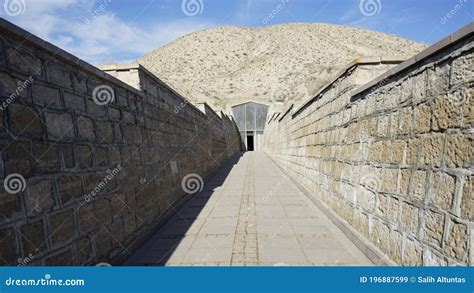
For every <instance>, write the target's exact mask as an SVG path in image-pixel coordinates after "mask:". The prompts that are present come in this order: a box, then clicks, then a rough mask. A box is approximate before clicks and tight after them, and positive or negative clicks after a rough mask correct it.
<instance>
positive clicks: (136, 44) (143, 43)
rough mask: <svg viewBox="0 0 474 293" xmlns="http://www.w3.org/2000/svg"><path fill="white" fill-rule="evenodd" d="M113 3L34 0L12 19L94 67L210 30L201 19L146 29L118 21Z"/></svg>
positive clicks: (153, 23) (162, 24) (209, 24)
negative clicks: (190, 34)
mask: <svg viewBox="0 0 474 293" xmlns="http://www.w3.org/2000/svg"><path fill="white" fill-rule="evenodd" d="M110 2H111V0H101V1H94V0H41V1H40V0H36V1H35V0H30V1H27V2H26V3H27V7H26V11H25V13H24V14H22V15H19V16H15V17H9V20H10V21H12V22H14V23H15V24H17V25H19V26H21V27H22V28H24V29H26V30H28V31H30V32H32V33H33V34H35V35H38V36H39V37H41V38H43V39H46V40H47V41H49V42H51V43H53V44H55V45H57V46H59V47H60V48H62V49H64V50H66V51H68V52H70V53H72V54H74V55H76V56H78V57H80V58H82V59H84V60H86V61H88V62H90V63H93V64H101V63H111V62H114V63H125V62H130V61H132V60H134V59H136V58H138V57H139V56H141V55H143V54H145V53H147V52H149V51H151V50H153V49H155V48H158V47H160V46H162V45H164V44H166V43H168V42H170V41H173V40H175V39H176V38H178V37H180V36H183V35H185V34H188V33H191V32H194V31H197V30H201V29H205V28H209V27H211V26H212V23H210V22H206V21H203V20H202V19H198V18H184V19H180V20H174V21H169V22H158V21H156V22H151V23H149V24H148V25H147V26H146V27H144V26H140V27H139V26H137V25H134V24H130V23H127V22H125V21H123V20H122V19H120V18H118V17H117V16H116V15H115V14H114V11H112V10H111V8H110V6H109V4H110Z"/></svg>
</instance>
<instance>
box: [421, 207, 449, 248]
mask: <svg viewBox="0 0 474 293" xmlns="http://www.w3.org/2000/svg"><path fill="white" fill-rule="evenodd" d="M423 219H424V221H425V229H423V234H424V235H423V238H424V239H425V240H427V241H429V242H431V243H434V244H436V245H437V246H438V247H441V241H442V240H443V233H444V215H443V214H440V213H436V212H432V211H429V210H426V211H425V212H424V218H423Z"/></svg>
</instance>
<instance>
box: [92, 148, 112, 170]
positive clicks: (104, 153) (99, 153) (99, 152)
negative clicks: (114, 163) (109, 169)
mask: <svg viewBox="0 0 474 293" xmlns="http://www.w3.org/2000/svg"><path fill="white" fill-rule="evenodd" d="M95 157H96V165H97V166H98V167H106V166H108V165H109V157H108V148H104V147H97V148H96V149H95Z"/></svg>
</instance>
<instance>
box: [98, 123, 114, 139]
mask: <svg viewBox="0 0 474 293" xmlns="http://www.w3.org/2000/svg"><path fill="white" fill-rule="evenodd" d="M96 127H97V140H98V141H99V142H103V143H105V142H108V143H111V142H113V141H114V130H113V127H112V123H110V122H105V121H99V122H97V123H96Z"/></svg>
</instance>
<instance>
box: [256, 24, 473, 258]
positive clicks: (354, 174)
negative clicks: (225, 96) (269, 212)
mask: <svg viewBox="0 0 474 293" xmlns="http://www.w3.org/2000/svg"><path fill="white" fill-rule="evenodd" d="M473 47H474V42H473V25H471V26H470V27H466V28H464V29H463V30H461V31H459V32H457V33H456V34H454V35H452V36H450V37H448V38H447V39H445V40H443V41H441V42H440V43H438V44H435V45H434V46H432V47H430V48H429V49H427V50H426V51H424V52H422V53H420V54H419V55H417V56H415V57H413V58H411V59H409V60H407V61H406V62H404V63H402V64H400V65H399V66H397V67H396V68H394V69H392V70H390V71H388V72H387V73H386V74H384V75H382V76H381V77H380V78H378V79H377V80H375V81H373V82H371V83H369V84H368V85H366V86H363V87H362V88H360V89H359V90H357V89H356V88H354V87H353V86H352V85H353V84H354V80H351V78H352V76H354V75H356V74H357V72H358V71H360V70H362V67H364V66H361V65H359V66H356V67H355V68H353V69H351V70H348V71H347V72H346V73H344V74H342V75H341V76H340V77H339V78H338V79H337V80H336V81H334V82H333V83H331V84H330V85H329V86H328V87H327V88H326V89H325V90H323V91H322V92H321V93H320V94H319V95H318V96H317V97H316V98H315V99H313V100H312V101H311V102H309V103H307V104H306V105H304V106H303V107H301V108H300V109H297V110H295V111H293V115H287V116H286V117H285V118H284V119H283V120H282V121H281V122H278V120H277V119H273V120H271V121H269V122H268V123H269V124H268V125H267V128H266V132H265V148H264V149H265V151H266V152H267V153H268V154H269V155H270V156H271V157H272V158H273V159H274V160H275V161H276V162H278V163H279V164H280V165H281V166H282V167H283V168H284V169H285V170H286V171H287V172H288V173H289V174H290V175H292V177H294V178H295V180H297V181H298V182H299V183H300V184H301V185H302V186H304V187H305V188H306V189H307V190H308V191H309V192H310V193H311V194H312V196H314V197H315V198H317V199H319V200H321V201H322V202H324V203H325V204H326V205H327V206H328V207H330V209H331V210H332V211H334V212H335V213H337V214H338V215H339V216H340V217H341V218H342V219H343V221H345V222H346V224H348V225H350V226H351V227H353V228H354V229H355V230H357V231H358V232H359V233H360V234H361V235H363V236H364V237H365V238H366V239H367V240H368V241H370V242H371V243H372V244H374V245H375V246H376V247H378V248H379V249H380V250H381V251H382V252H383V253H384V254H385V255H386V256H388V257H389V258H390V259H391V260H393V261H395V262H396V263H398V264H401V265H473V264H474V260H473V259H474V251H473V248H472V245H473V244H472V243H473V242H474V239H473V237H474V223H473V221H474V198H473V196H474V189H473V131H472V129H473V123H474V100H473V91H474V89H473V84H474V62H473V61H474V55H473V52H474V49H473Z"/></svg>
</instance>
